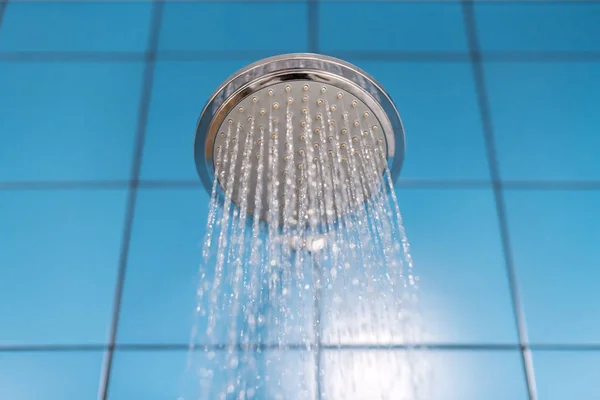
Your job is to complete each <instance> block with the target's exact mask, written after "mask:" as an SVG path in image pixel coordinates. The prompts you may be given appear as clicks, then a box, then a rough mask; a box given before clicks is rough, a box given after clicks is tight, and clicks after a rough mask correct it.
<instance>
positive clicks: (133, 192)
mask: <svg viewBox="0 0 600 400" xmlns="http://www.w3.org/2000/svg"><path fill="white" fill-rule="evenodd" d="M163 9H164V3H163V1H162V0H159V1H156V2H154V3H153V5H152V22H151V25H150V33H149V39H148V43H149V44H148V52H147V58H146V66H145V68H144V75H143V77H144V78H143V79H144V80H143V87H142V93H141V97H140V105H139V111H138V122H137V132H136V136H135V146H134V153H133V160H132V165H131V181H130V183H131V185H130V187H129V195H128V198H127V208H126V213H125V222H124V227H123V238H122V243H121V254H120V258H119V269H118V274H117V282H116V287H115V299H114V304H113V314H112V321H111V326H110V337H109V347H108V351H107V352H106V357H105V361H104V363H103V365H102V375H101V381H100V390H99V394H98V399H99V400H107V399H108V393H109V386H110V378H111V372H112V365H113V359H114V357H113V355H114V348H115V343H116V340H117V331H118V326H119V316H120V313H121V301H122V298H123V288H124V283H125V275H126V270H127V261H128V257H129V247H130V243H131V236H132V230H133V220H134V216H135V205H136V198H137V188H138V182H139V179H140V171H141V164H142V158H143V148H144V142H145V138H146V125H147V124H148V114H149V109H150V99H151V97H152V87H153V80H154V66H155V64H156V62H155V60H156V50H157V48H158V40H159V35H160V28H161V22H162V15H163Z"/></svg>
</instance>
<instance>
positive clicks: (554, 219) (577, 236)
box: [506, 190, 600, 343]
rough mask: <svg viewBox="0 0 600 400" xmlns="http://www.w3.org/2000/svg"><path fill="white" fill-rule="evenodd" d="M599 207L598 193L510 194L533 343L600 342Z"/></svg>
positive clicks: (516, 256)
mask: <svg viewBox="0 0 600 400" xmlns="http://www.w3.org/2000/svg"><path fill="white" fill-rule="evenodd" d="M598 204H600V193H599V192H596V191H579V192H568V191H512V190H511V191H508V192H507V193H506V205H507V213H508V222H509V229H510V237H511V241H512V247H513V253H514V260H515V267H516V269H517V277H518V280H519V286H520V288H521V299H522V301H523V303H524V306H525V314H526V317H527V325H528V329H529V340H530V342H531V343H600V322H599V321H598V319H596V318H590V316H591V315H598V313H600V300H599V299H598V291H599V290H600V271H598V268H597V265H598V259H599V258H600V248H599V247H598V241H599V240H600V215H599V214H598ZM557 321H560V323H558V324H557V323H556V322H557Z"/></svg>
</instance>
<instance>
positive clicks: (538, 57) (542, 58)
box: [0, 0, 600, 63]
mask: <svg viewBox="0 0 600 400" xmlns="http://www.w3.org/2000/svg"><path fill="white" fill-rule="evenodd" d="M308 1H309V5H310V7H309V9H308V14H309V15H308V19H309V29H308V43H309V44H308V47H309V51H310V52H313V53H315V52H319V45H318V40H319V39H318V35H319V26H318V24H319V21H318V18H319V17H318V5H317V1H318V0H308ZM3 5H4V6H5V5H6V1H5V2H0V23H1V18H2V6H3ZM311 21H313V22H311ZM278 53H279V51H266V50H259V51H235V52H231V51H228V52H226V51H193V50H191V51H178V50H161V51H159V52H157V53H156V60H157V61H181V62H184V61H190V62H192V61H211V62H218V61H236V60H239V61H246V62H247V61H249V60H259V59H262V58H266V57H270V56H273V55H276V54H278ZM326 53H327V54H328V55H330V56H333V57H338V58H342V59H346V60H351V61H352V60H357V61H380V62H441V63H448V62H464V63H467V62H470V59H471V56H470V54H469V52H468V51H368V50H365V51H343V50H335V49H333V50H329V51H327V52H326ZM480 58H481V60H482V61H483V62H501V63H509V62H514V63H520V62H527V63H528V62H537V63H546V62H549V63H552V62H572V63H577V62H597V61H600V51H548V52H546V51H544V52H540V51H527V52H525V51H517V52H513V51H493V52H484V53H481V54H480ZM145 60H146V54H145V53H144V52H119V51H100V52H85V51H84V52H81V51H0V61H4V62H143V61H145Z"/></svg>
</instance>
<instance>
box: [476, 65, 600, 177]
mask: <svg viewBox="0 0 600 400" xmlns="http://www.w3.org/2000/svg"><path fill="white" fill-rule="evenodd" d="M485 68H486V71H485V75H486V82H487V87H488V92H489V99H490V107H491V113H492V123H493V125H494V128H495V138H496V147H497V150H498V160H499V163H500V173H501V175H502V178H503V179H510V180H514V179H524V180H586V179H592V180H593V179H600V162H598V153H597V151H596V149H597V148H598V146H600V136H599V135H598V134H597V131H598V129H597V127H598V125H599V124H600V115H599V114H598V113H597V112H596V111H597V107H596V105H597V104H600V63H583V62H582V63H541V64H536V63H518V64H505V63H486V64H485Z"/></svg>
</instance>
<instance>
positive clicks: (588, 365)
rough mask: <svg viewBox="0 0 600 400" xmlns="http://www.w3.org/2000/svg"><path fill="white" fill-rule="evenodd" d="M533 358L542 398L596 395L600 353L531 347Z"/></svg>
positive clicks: (576, 397) (592, 396)
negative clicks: (535, 349) (537, 349)
mask: <svg viewBox="0 0 600 400" xmlns="http://www.w3.org/2000/svg"><path fill="white" fill-rule="evenodd" d="M533 361H534V364H535V375H536V384H537V389H538V394H539V396H540V398H541V399H547V400H562V399H594V398H597V397H598V393H599V392H598V376H599V375H600V353H598V352H597V351H591V352H586V351H534V352H533Z"/></svg>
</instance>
